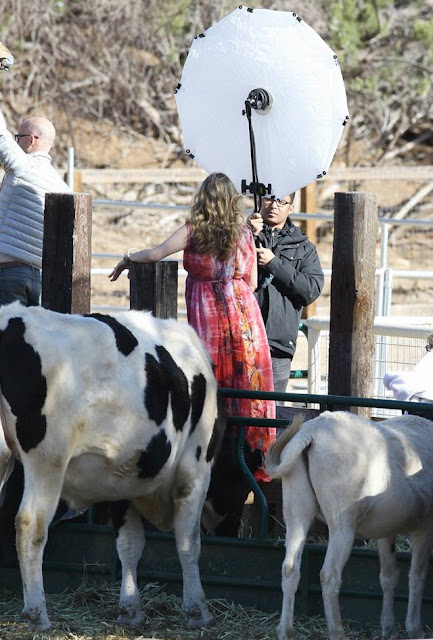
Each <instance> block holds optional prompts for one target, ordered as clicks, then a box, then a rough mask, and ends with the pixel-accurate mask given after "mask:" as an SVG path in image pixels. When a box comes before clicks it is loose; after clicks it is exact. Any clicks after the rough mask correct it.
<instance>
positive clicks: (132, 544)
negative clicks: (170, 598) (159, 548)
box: [111, 501, 145, 626]
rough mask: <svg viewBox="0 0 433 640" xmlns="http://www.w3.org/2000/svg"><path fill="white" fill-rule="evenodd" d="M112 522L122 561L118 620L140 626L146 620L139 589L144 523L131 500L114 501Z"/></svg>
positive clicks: (121, 622)
mask: <svg viewBox="0 0 433 640" xmlns="http://www.w3.org/2000/svg"><path fill="white" fill-rule="evenodd" d="M111 512H112V518H113V526H114V530H115V532H116V546H117V553H118V554H119V559H120V562H121V565H122V584H121V587H120V600H119V608H120V615H119V617H118V618H117V621H118V622H119V623H120V624H127V625H130V626H137V625H139V624H140V622H142V620H143V617H144V616H143V613H142V611H141V605H140V593H139V590H138V585H137V566H138V563H139V561H140V558H141V556H142V554H143V549H144V542H145V538H144V527H143V523H142V520H141V516H140V514H139V513H138V511H137V509H136V508H135V507H134V505H133V504H132V503H129V502H126V501H121V502H115V503H114V504H113V505H112V507H111Z"/></svg>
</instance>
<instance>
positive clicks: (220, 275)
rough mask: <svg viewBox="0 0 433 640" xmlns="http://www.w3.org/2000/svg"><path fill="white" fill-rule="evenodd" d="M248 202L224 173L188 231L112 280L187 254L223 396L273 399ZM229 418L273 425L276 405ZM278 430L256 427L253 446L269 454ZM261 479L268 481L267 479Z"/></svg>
mask: <svg viewBox="0 0 433 640" xmlns="http://www.w3.org/2000/svg"><path fill="white" fill-rule="evenodd" d="M245 218H246V215H245V211H244V208H243V198H242V196H241V195H239V194H238V193H237V192H236V189H235V187H234V185H233V183H232V182H231V180H230V179H229V178H228V177H227V176H226V175H224V174H222V173H213V174H211V175H209V176H208V177H207V178H206V179H205V180H204V182H203V183H202V185H201V187H200V189H199V191H198V193H197V195H196V196H195V198H194V202H193V205H192V208H191V214H190V218H189V220H188V221H187V222H186V224H184V225H182V226H181V227H180V228H179V229H177V231H175V232H174V233H173V234H172V235H171V236H170V237H169V238H167V240H165V241H164V242H163V243H162V244H160V245H159V246H157V247H155V248H153V249H143V250H142V251H137V252H135V253H132V254H130V255H126V256H125V257H124V258H122V260H121V261H120V262H119V263H118V264H117V266H116V267H115V268H114V270H113V271H112V273H111V274H110V278H111V280H113V281H114V280H117V278H118V277H119V275H120V273H121V272H122V271H123V270H124V269H127V268H128V267H129V264H130V262H157V261H158V260H162V259H163V258H165V257H166V256H169V255H171V254H173V253H176V252H177V251H180V250H182V249H183V250H184V267H185V269H186V271H187V272H188V277H187V281H186V305H187V313H188V322H189V323H190V324H191V325H192V326H193V327H194V329H195V330H196V331H197V333H198V335H199V336H200V338H201V339H202V341H203V342H204V344H205V346H206V349H207V351H208V353H209V355H210V358H211V360H212V362H213V364H214V366H215V370H214V372H215V377H216V379H217V381H218V385H219V386H220V387H222V388H224V387H226V388H232V389H252V390H264V391H272V390H273V382H272V365H271V358H270V353H269V346H268V342H267V338H266V332H265V327H264V324H263V319H262V315H261V312H260V308H259V306H258V304H257V301H256V299H255V297H254V294H253V291H254V290H255V288H256V287H257V261H256V251H255V246H254V241H253V236H252V233H251V231H250V229H249V228H248V227H247V226H246V224H245ZM224 402H225V409H226V412H227V415H240V416H253V417H258V418H261V417H263V418H274V417H275V402H273V401H269V400H247V399H234V398H226V399H224ZM274 439H275V429H274V428H262V427H249V428H248V429H247V433H246V440H247V442H248V443H249V445H250V446H251V449H252V450H253V451H254V450H256V449H259V450H261V451H262V453H265V452H266V451H267V449H268V447H269V445H270V444H271V443H272V442H273V440H274ZM254 475H255V477H256V479H259V480H265V481H266V480H267V477H266V475H265V473H264V471H263V470H262V469H261V468H259V469H258V470H257V471H256V472H255V474H254Z"/></svg>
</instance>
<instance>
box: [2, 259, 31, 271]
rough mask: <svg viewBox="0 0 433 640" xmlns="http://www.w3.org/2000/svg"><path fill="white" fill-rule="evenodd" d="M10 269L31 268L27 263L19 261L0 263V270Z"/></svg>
mask: <svg viewBox="0 0 433 640" xmlns="http://www.w3.org/2000/svg"><path fill="white" fill-rule="evenodd" d="M10 267H30V265H29V264H26V263H25V262H20V261H19V260H11V261H10V262H0V269H9V268H10Z"/></svg>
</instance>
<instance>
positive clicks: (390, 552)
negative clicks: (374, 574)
mask: <svg viewBox="0 0 433 640" xmlns="http://www.w3.org/2000/svg"><path fill="white" fill-rule="evenodd" d="M377 544H378V550H379V560H380V585H381V587H382V591H383V602H382V614H381V617H380V626H381V628H382V638H383V639H384V640H392V639H393V638H398V631H397V627H396V624H395V618H394V591H395V588H396V586H397V581H398V575H399V568H398V565H397V558H396V554H395V538H393V537H391V538H381V539H380V540H378V541H377Z"/></svg>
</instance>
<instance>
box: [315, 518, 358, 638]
mask: <svg viewBox="0 0 433 640" xmlns="http://www.w3.org/2000/svg"><path fill="white" fill-rule="evenodd" d="M342 520H343V518H342V514H339V517H336V519H335V522H330V521H329V519H328V525H329V542H328V549H327V551H326V556H325V562H324V563H323V567H322V569H321V571H320V582H321V585H322V597H323V606H324V609H325V617H326V624H327V625H328V636H329V640H346V636H345V634H344V629H343V623H342V620H341V612H340V604H339V601H338V597H339V592H340V585H341V574H342V573H343V568H344V565H345V564H346V562H347V560H348V558H349V556H350V552H351V550H352V546H353V541H354V539H355V531H354V528H352V527H351V526H350V524H349V523H348V522H344V521H342Z"/></svg>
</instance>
